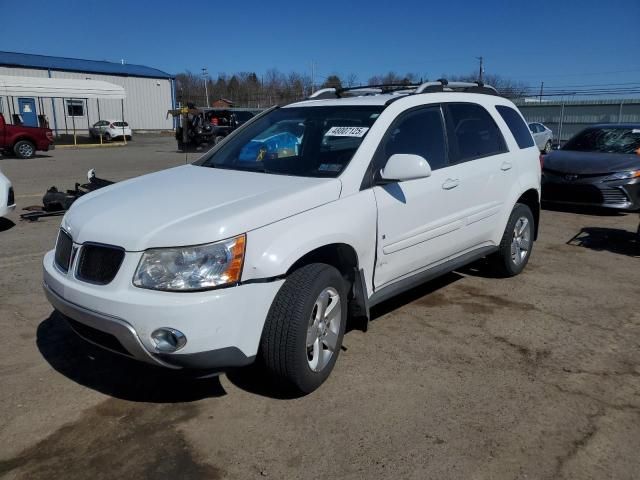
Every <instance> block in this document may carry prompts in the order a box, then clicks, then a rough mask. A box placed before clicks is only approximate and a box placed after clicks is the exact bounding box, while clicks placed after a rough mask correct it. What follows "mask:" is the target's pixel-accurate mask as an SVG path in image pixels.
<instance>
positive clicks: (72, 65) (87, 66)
mask: <svg viewBox="0 0 640 480" xmlns="http://www.w3.org/2000/svg"><path fill="white" fill-rule="evenodd" d="M0 66H11V67H27V68H38V69H45V70H47V69H51V70H63V71H67V72H87V73H103V74H107V75H122V76H125V77H148V78H173V77H174V76H173V75H171V74H169V73H167V72H163V71H162V70H158V69H155V68H151V67H145V66H143V65H132V64H129V63H125V64H122V63H115V62H107V61H104V60H82V59H79V58H66V57H50V56H48V55H33V54H30V53H16V52H2V51H0Z"/></svg>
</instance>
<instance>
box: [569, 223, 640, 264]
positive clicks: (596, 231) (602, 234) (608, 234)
mask: <svg viewBox="0 0 640 480" xmlns="http://www.w3.org/2000/svg"><path fill="white" fill-rule="evenodd" d="M567 245H573V246H576V247H584V248H588V249H590V250H596V251H607V252H611V253H617V254H619V255H627V256H629V257H640V234H639V233H636V232H630V231H628V230H621V229H618V228H599V227H585V228H583V229H582V230H580V232H578V233H577V234H576V235H575V236H573V237H572V238H571V239H570V240H569V241H568V242H567Z"/></svg>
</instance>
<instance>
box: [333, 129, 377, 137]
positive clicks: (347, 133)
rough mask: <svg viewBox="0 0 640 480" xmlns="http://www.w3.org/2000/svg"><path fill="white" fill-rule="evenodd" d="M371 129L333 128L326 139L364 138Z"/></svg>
mask: <svg viewBox="0 0 640 480" xmlns="http://www.w3.org/2000/svg"><path fill="white" fill-rule="evenodd" d="M367 130H369V127H331V128H330V129H329V130H327V133H325V134H324V136H325V137H364V134H365V133H367Z"/></svg>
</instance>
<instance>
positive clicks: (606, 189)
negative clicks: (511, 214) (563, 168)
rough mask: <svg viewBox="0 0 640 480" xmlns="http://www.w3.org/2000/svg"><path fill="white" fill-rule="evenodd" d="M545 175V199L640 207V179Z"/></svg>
mask: <svg viewBox="0 0 640 480" xmlns="http://www.w3.org/2000/svg"><path fill="white" fill-rule="evenodd" d="M565 177H568V178H569V179H557V178H555V176H550V175H543V176H542V201H543V202H550V203H562V204H568V205H585V206H594V207H604V208H612V209H616V210H625V211H636V210H640V181H639V180H638V179H633V180H621V181H612V182H588V181H572V180H571V178H573V176H572V175H571V174H568V175H565Z"/></svg>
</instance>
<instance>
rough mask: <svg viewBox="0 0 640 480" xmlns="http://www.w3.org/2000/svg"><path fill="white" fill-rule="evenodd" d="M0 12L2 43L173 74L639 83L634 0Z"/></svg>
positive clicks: (47, 4)
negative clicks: (390, 74)
mask: <svg viewBox="0 0 640 480" xmlns="http://www.w3.org/2000/svg"><path fill="white" fill-rule="evenodd" d="M107 6H108V8H106V7H107ZM189 8H193V10H192V11H189V10H188V9H189ZM180 10H184V13H180ZM0 12H1V13H2V18H3V19H4V21H3V22H2V42H1V43H0V49H1V50H8V51H18V52H27V53H38V54H45V55H58V56H67V57H78V58H89V59H100V60H111V61H120V59H121V58H123V59H125V61H127V62H128V63H137V64H143V65H148V66H152V67H156V68H159V69H161V70H165V71H168V72H170V73H177V72H180V71H184V70H187V69H188V70H191V71H194V72H196V71H199V70H200V68H201V67H203V66H206V67H208V69H209V72H210V73H212V74H214V75H215V74H216V73H217V72H237V71H255V72H256V73H258V75H260V74H261V73H264V72H265V71H266V70H267V69H269V68H272V67H275V68H277V69H279V70H281V71H283V72H289V71H293V70H295V71H299V72H307V73H309V72H310V70H311V62H312V61H314V62H315V63H316V65H317V67H316V70H317V73H318V77H317V78H318V80H322V77H324V76H326V75H329V74H332V73H338V74H341V75H344V76H346V75H347V74H349V73H354V74H356V75H357V76H358V80H360V81H362V82H366V80H367V79H368V78H369V77H370V76H371V75H373V74H376V73H384V72H387V71H390V70H393V71H396V72H398V73H406V72H413V73H416V74H418V75H422V76H424V77H428V78H431V79H433V78H438V77H439V76H440V75H441V74H442V73H452V74H456V73H458V74H465V73H469V72H471V71H473V70H474V69H476V68H477V60H476V58H475V57H477V56H480V55H482V56H483V57H484V58H485V71H486V72H487V73H497V74H500V75H502V76H505V77H509V78H513V79H516V80H522V81H526V82H530V83H531V84H532V85H539V83H540V81H544V82H545V85H549V86H555V85H558V86H564V85H575V84H579V85H584V84H601V83H613V82H638V83H640V1H639V0H628V1H622V0H608V1H602V0H599V1H592V0H582V1H573V0H571V1H545V0H530V1H527V2H524V1H516V0H514V1H494V0H483V1H477V0H474V1H463V0H458V1H456V2H428V1H425V0H422V1H414V0H403V1H402V2H390V1H380V0H370V1H366V2H361V1H352V2H348V1H333V0H325V1H322V2H308V1H304V0H299V1H295V2H294V1H278V0H273V1H254V0H245V1H243V2H239V1H233V0H231V1H224V0H218V1H215V2H210V1H207V0H200V1H195V0H194V1H188V2H187V1H180V0H178V1H166V0H158V1H154V2H135V1H120V2H118V1H115V2H106V3H105V2H104V1H102V2H97V1H92V0H84V1H65V0H60V1H51V0H47V1H39V0H33V1H31V0H30V1H22V2H20V1H15V0H0Z"/></svg>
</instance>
